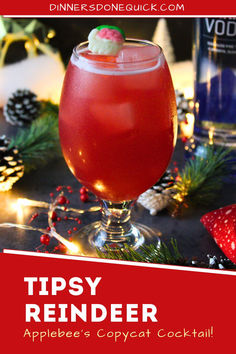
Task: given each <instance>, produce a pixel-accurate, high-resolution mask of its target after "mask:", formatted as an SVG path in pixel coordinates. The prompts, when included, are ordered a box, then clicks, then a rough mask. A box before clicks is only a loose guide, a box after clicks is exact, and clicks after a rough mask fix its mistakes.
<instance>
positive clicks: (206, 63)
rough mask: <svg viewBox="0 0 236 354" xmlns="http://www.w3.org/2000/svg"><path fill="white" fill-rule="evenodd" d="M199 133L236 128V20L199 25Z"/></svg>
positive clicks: (214, 20)
mask: <svg viewBox="0 0 236 354" xmlns="http://www.w3.org/2000/svg"><path fill="white" fill-rule="evenodd" d="M195 25H196V28H195V35H196V38H195V61H196V62H195V67H196V80H195V118H196V126H195V133H199V134H201V133H202V131H203V130H207V129H209V127H211V126H213V127H214V128H215V129H216V130H217V129H218V130H221V129H222V130H225V129H226V130H227V129H229V130H232V129H233V130H235V129H236V19H235V18H222V19H221V18H201V19H196V22H195Z"/></svg>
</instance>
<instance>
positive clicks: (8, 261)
mask: <svg viewBox="0 0 236 354" xmlns="http://www.w3.org/2000/svg"><path fill="white" fill-rule="evenodd" d="M8 252H10V253H11V251H8ZM14 253H15V254H14ZM0 266H1V270H2V272H1V284H4V286H2V289H1V304H2V310H1V347H2V348H7V351H4V352H7V353H13V352H14V351H18V352H22V353H32V352H33V353H39V352H41V351H42V350H44V351H45V352H49V350H54V351H55V352H56V353H64V352H65V350H67V351H69V350H77V351H82V350H84V351H86V352H88V353H90V352H92V351H96V352H103V353H108V352H110V349H112V350H114V349H117V351H118V350H119V351H120V350H123V352H124V353H128V352H131V351H132V352H136V353H142V352H144V351H145V350H148V351H150V352H151V351H152V350H155V352H156V353H157V352H158V353H172V352H183V353H186V352H188V351H189V352H199V351H202V352H204V353H207V352H208V350H209V352H210V351H211V352H215V353H219V352H220V348H221V347H222V350H224V349H226V348H230V347H232V348H233V346H234V332H235V328H234V319H235V316H236V310H235V306H234V303H233V301H229V299H230V298H232V296H233V294H234V291H235V276H236V273H235V272H231V271H219V270H207V269H196V268H190V267H189V268H188V267H178V266H165V265H154V264H142V263H136V262H125V261H121V262H120V261H119V262H117V261H109V260H102V259H96V258H85V257H73V256H55V255H46V254H38V253H34V252H32V253H31V252H20V251H13V254H0Z"/></svg>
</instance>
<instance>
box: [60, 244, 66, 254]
mask: <svg viewBox="0 0 236 354" xmlns="http://www.w3.org/2000/svg"><path fill="white" fill-rule="evenodd" d="M58 250H59V251H61V252H66V246H64V245H63V244H62V243H60V244H59V245H58Z"/></svg>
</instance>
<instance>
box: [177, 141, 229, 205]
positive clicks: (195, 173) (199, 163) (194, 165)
mask: <svg viewBox="0 0 236 354" xmlns="http://www.w3.org/2000/svg"><path fill="white" fill-rule="evenodd" d="M230 159H231V157H230V150H229V149H225V148H224V147H212V146H208V147H206V155H205V156H204V157H199V156H196V158H195V160H189V161H188V162H187V163H186V165H185V167H184V169H183V171H182V172H180V174H179V181H178V182H177V183H176V186H175V188H176V192H177V193H176V195H175V196H174V201H175V206H176V205H177V207H178V205H179V206H181V205H182V206H183V205H186V206H187V207H189V206H199V205H201V206H205V205H208V204H209V203H211V202H212V201H213V200H214V199H215V198H216V196H217V192H218V191H219V190H220V189H221V188H222V186H223V183H224V177H226V176H227V175H228V174H229V162H230Z"/></svg>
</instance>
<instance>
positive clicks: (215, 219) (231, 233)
mask: <svg viewBox="0 0 236 354" xmlns="http://www.w3.org/2000/svg"><path fill="white" fill-rule="evenodd" d="M201 222H202V223H203V225H204V226H205V228H206V229H207V231H208V232H209V233H210V234H211V236H212V237H213V238H214V240H215V241H216V243H217V245H218V246H219V247H220V248H221V249H222V251H223V252H224V254H225V255H226V256H227V257H228V258H229V259H230V260H231V261H232V262H234V263H236V204H232V205H229V206H226V207H223V208H220V209H217V210H213V211H211V212H210V213H207V214H205V215H204V216H203V217H202V218H201Z"/></svg>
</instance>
